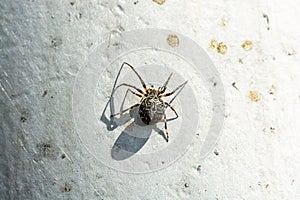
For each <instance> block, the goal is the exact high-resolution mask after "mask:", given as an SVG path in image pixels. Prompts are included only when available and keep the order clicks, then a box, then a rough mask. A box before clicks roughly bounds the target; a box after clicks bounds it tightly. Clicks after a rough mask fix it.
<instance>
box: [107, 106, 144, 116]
mask: <svg viewBox="0 0 300 200" xmlns="http://www.w3.org/2000/svg"><path fill="white" fill-rule="evenodd" d="M139 105H140V104H139V103H137V104H134V105H133V106H130V107H129V108H127V109H125V110H122V111H121V112H118V113H116V114H112V115H110V117H114V116H116V115H121V114H123V113H124V112H126V111H127V110H132V109H133V108H135V107H137V106H139Z"/></svg>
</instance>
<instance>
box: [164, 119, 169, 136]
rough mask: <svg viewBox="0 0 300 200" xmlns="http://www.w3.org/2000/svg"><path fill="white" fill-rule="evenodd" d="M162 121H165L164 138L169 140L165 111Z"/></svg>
mask: <svg viewBox="0 0 300 200" xmlns="http://www.w3.org/2000/svg"><path fill="white" fill-rule="evenodd" d="M164 122H165V132H166V140H167V142H169V133H168V127H167V116H166V113H165V114H164Z"/></svg>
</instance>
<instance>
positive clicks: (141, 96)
mask: <svg viewBox="0 0 300 200" xmlns="http://www.w3.org/2000/svg"><path fill="white" fill-rule="evenodd" d="M128 90H129V91H130V92H131V93H132V94H134V95H136V96H138V97H140V98H143V97H144V95H140V94H138V93H136V92H134V91H132V90H131V89H129V88H128Z"/></svg>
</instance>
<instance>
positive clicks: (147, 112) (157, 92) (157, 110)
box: [110, 62, 187, 142]
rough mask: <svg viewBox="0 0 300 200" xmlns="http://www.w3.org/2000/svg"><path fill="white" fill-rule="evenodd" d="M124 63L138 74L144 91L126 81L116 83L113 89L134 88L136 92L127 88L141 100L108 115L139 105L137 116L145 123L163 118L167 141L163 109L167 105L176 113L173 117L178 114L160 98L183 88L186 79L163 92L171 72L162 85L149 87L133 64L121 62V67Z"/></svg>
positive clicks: (165, 119) (152, 122) (165, 118)
mask: <svg viewBox="0 0 300 200" xmlns="http://www.w3.org/2000/svg"><path fill="white" fill-rule="evenodd" d="M124 65H127V66H129V67H130V68H131V69H132V70H133V71H134V73H135V74H136V75H137V76H138V78H139V79H140V82H141V84H142V86H143V88H144V91H143V90H142V89H139V88H137V87H136V86H134V85H130V84H127V83H122V84H120V85H118V86H117V87H116V88H115V89H117V88H118V87H121V86H127V87H129V88H133V89H135V90H136V91H137V92H134V91H132V90H131V89H128V90H129V91H130V92H131V93H132V94H134V95H136V96H138V97H140V98H141V100H140V103H136V104H134V105H133V106H130V107H129V108H127V109H125V110H122V111H121V112H118V113H116V114H112V115H111V116H110V117H114V116H116V115H120V114H123V113H124V112H126V111H128V110H132V109H133V108H135V107H139V116H140V119H141V120H142V121H143V122H144V123H145V124H146V125H149V124H155V123H157V122H159V121H161V120H162V118H164V123H165V133H166V140H167V142H168V141H169V134H168V128H167V117H166V113H165V111H166V109H167V108H168V107H170V108H171V109H172V111H173V112H174V113H175V115H176V117H175V118H174V119H176V118H178V114H177V112H176V110H175V109H174V108H173V107H172V106H171V105H170V104H169V103H167V102H164V101H163V100H162V98H163V97H167V96H171V95H172V94H174V93H175V92H176V91H177V90H179V89H180V88H183V86H185V84H186V83H187V81H185V82H184V83H182V84H181V85H179V86H178V87H177V88H175V89H174V90H173V91H172V92H169V93H165V91H166V89H167V85H168V83H169V80H170V79H171V77H172V74H170V76H169V77H168V79H167V81H166V82H165V83H164V85H163V86H161V87H158V89H150V88H147V87H146V84H145V82H144V81H143V79H142V78H141V76H140V75H139V74H138V73H137V71H136V70H135V69H134V67H133V66H131V65H130V64H128V63H126V62H124V63H123V64H122V66H121V69H122V68H123V66H124ZM121 69H120V70H121Z"/></svg>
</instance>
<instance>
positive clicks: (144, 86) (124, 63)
mask: <svg viewBox="0 0 300 200" xmlns="http://www.w3.org/2000/svg"><path fill="white" fill-rule="evenodd" d="M124 65H128V66H129V67H130V68H131V69H132V70H133V71H134V73H135V74H136V75H137V76H138V77H139V79H140V81H141V83H142V85H143V88H144V89H145V91H147V87H146V84H145V82H144V80H143V79H142V77H141V76H140V75H139V74H138V73H137V71H136V70H135V69H134V67H133V66H132V65H130V64H129V63H127V62H123V64H122V66H121V68H122V67H123V66H124Z"/></svg>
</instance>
